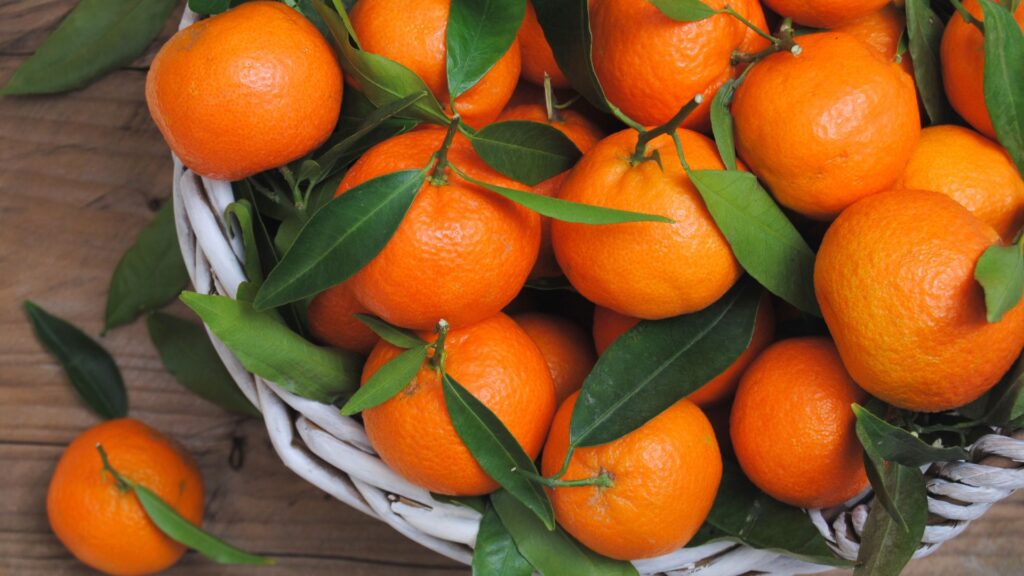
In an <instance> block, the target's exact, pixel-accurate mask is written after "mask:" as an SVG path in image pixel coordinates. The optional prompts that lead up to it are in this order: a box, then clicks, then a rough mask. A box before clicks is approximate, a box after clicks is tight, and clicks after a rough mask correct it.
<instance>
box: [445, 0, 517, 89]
mask: <svg viewBox="0 0 1024 576" xmlns="http://www.w3.org/2000/svg"><path fill="white" fill-rule="evenodd" d="M524 14H526V0H452V2H451V8H450V9H449V11H448V27H447V29H446V30H445V43H446V45H447V50H448V55H447V70H448V94H449V95H450V97H451V98H452V99H453V100H454V99H455V98H458V97H459V96H461V95H462V94H463V93H465V92H466V90H469V89H470V88H472V87H473V86H475V85H476V83H477V82H479V81H480V79H481V78H483V77H484V74H487V72H488V71H489V70H490V69H491V68H492V67H493V66H494V64H495V63H496V62H498V60H500V59H501V58H502V57H503V56H504V55H505V53H506V52H508V51H509V48H510V47H511V46H512V43H513V42H514V41H515V39H516V34H518V33H519V26H520V24H522V23H523V15H524Z"/></svg>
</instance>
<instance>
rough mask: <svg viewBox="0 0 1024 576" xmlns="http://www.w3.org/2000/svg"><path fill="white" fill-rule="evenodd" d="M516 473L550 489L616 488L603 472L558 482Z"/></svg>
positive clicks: (519, 471)
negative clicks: (580, 487) (581, 487)
mask: <svg viewBox="0 0 1024 576" xmlns="http://www.w3.org/2000/svg"><path fill="white" fill-rule="evenodd" d="M513 471H514V472H518V473H520V474H522V475H523V476H526V477H527V478H529V479H531V480H533V481H534V482H537V483H539V484H543V485H544V486H547V487H548V488H575V487H579V486H597V487H598V488H611V487H612V486H615V481H614V480H612V477H611V476H609V475H608V473H607V472H602V473H601V474H598V475H597V476H591V477H590V478H580V479H579V480H556V479H554V478H545V477H544V476H541V475H540V474H534V473H533V472H529V471H527V470H519V469H514V470H513Z"/></svg>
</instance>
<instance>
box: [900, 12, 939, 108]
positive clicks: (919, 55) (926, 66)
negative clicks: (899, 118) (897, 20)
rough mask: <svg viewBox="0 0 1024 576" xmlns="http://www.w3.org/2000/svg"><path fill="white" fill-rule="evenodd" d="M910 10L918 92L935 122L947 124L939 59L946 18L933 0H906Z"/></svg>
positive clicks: (913, 57) (908, 25)
mask: <svg viewBox="0 0 1024 576" xmlns="http://www.w3.org/2000/svg"><path fill="white" fill-rule="evenodd" d="M906 10H907V35H908V36H909V41H910V56H911V58H912V63H913V66H914V80H915V83H916V84H917V92H918V93H919V94H920V95H921V102H923V103H924V109H925V112H927V113H928V118H930V119H931V121H932V124H945V123H946V122H947V121H948V120H949V117H950V113H949V104H948V103H947V102H946V90H945V88H943V86H942V66H941V64H940V61H939V45H940V44H941V43H942V32H943V30H944V25H943V23H942V19H941V18H939V17H938V15H936V14H935V12H934V11H933V10H932V9H931V6H930V5H929V0H906Z"/></svg>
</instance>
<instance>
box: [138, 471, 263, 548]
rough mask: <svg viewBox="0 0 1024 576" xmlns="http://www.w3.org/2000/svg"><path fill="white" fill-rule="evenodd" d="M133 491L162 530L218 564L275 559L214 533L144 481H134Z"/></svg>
mask: <svg viewBox="0 0 1024 576" xmlns="http://www.w3.org/2000/svg"><path fill="white" fill-rule="evenodd" d="M131 486H132V490H133V491H134V492H135V495H136V496H137V497H138V498H139V503H141V504H142V507H143V508H144V509H145V510H146V515H147V516H149V518H150V520H152V521H153V523H154V524H156V525H157V527H158V528H160V531H161V532H163V533H164V534H166V535H167V536H169V537H170V538H171V539H172V540H174V541H176V542H179V543H181V544H183V545H185V546H188V547H189V548H191V549H193V550H195V551H196V552H199V553H200V554H202V555H203V556H206V557H207V558H209V559H210V560H213V561H214V562H217V563H219V564H264V565H266V564H273V563H274V560H273V559H271V558H267V557H265V556H257V555H255V554H250V553H248V552H246V551H245V550H241V549H239V548H236V547H234V546H232V545H231V544H228V543H227V542H225V541H223V540H221V539H219V538H217V537H215V536H212V535H210V534H208V533H206V532H204V531H203V530H202V528H199V527H198V526H196V525H195V524H193V523H191V522H189V521H188V520H186V519H184V518H182V517H181V515H179V514H178V513H177V512H176V511H175V510H174V508H171V507H170V506H169V505H168V504H167V503H166V502H164V501H163V500H162V499H160V497H159V496H157V495H156V494H155V493H153V491H152V490H150V489H149V488H146V487H145V486H143V485H141V484H135V483H132V484H131Z"/></svg>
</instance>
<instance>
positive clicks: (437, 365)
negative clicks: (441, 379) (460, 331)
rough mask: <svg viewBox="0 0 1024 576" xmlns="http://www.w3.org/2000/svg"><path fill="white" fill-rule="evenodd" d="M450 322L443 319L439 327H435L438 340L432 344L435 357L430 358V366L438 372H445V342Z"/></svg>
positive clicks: (438, 324) (439, 322)
mask: <svg viewBox="0 0 1024 576" xmlns="http://www.w3.org/2000/svg"><path fill="white" fill-rule="evenodd" d="M449 328H450V326H449V325H448V321H447V320H445V319H444V318H442V319H441V320H440V321H438V323H437V326H435V327H434V333H435V334H437V340H434V343H433V344H431V346H430V347H431V348H432V349H433V350H434V355H433V356H432V357H431V358H430V366H431V367H432V368H433V369H435V370H437V371H438V372H443V371H444V355H445V351H444V340H445V337H447V336H448V329H449Z"/></svg>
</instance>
